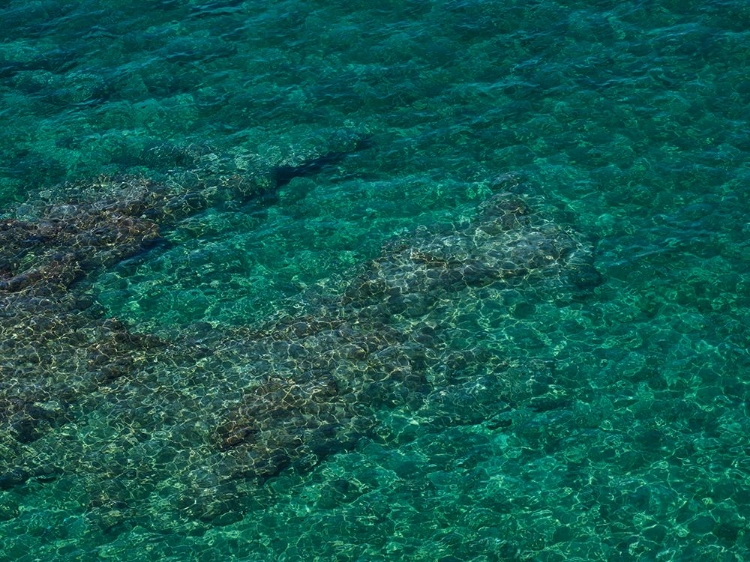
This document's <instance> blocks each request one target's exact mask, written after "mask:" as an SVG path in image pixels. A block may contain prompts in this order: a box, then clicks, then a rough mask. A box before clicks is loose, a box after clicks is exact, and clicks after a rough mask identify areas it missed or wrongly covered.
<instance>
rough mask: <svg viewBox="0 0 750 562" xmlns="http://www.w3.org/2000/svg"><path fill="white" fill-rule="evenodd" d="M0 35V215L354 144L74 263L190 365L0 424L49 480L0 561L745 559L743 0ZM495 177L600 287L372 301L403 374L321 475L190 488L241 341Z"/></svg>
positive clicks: (172, 17)
mask: <svg viewBox="0 0 750 562" xmlns="http://www.w3.org/2000/svg"><path fill="white" fill-rule="evenodd" d="M0 23H1V24H2V25H0V77H1V80H0V96H1V97H0V115H1V116H2V120H3V126H2V127H0V155H1V157H0V197H1V198H2V199H1V200H2V205H0V207H1V208H2V209H4V210H5V212H6V216H7V217H15V216H20V217H27V216H29V217H31V216H33V214H34V213H33V209H34V208H35V207H34V205H35V204H36V203H35V202H38V201H39V200H53V199H55V197H56V196H57V195H59V194H60V193H62V191H61V189H62V188H60V187H59V186H60V185H61V184H62V183H63V182H66V181H89V182H90V181H92V178H96V177H99V176H112V175H116V174H128V175H131V176H146V177H149V178H153V179H155V180H158V181H163V182H167V183H169V182H172V183H175V184H180V183H184V184H190V183H191V182H193V183H194V182H196V181H200V180H204V181H207V182H209V183H212V185H219V186H222V185H225V184H230V183H232V182H235V183H236V182H238V181H244V180H243V178H247V177H251V176H252V175H253V173H254V171H256V170H263V169H267V168H269V167H274V166H294V165H299V164H301V163H302V162H305V161H307V160H308V159H309V158H311V157H315V156H318V155H320V154H321V153H323V152H325V151H326V150H327V147H328V146H330V145H331V143H332V141H331V139H332V138H333V139H338V138H342V137H346V138H348V136H349V135H359V136H361V137H363V138H367V139H368V148H366V149H364V150H359V151H356V152H352V153H351V154H348V155H347V156H345V157H344V158H343V159H341V160H339V161H337V162H336V163H335V164H333V165H331V166H327V167H325V168H324V169H322V170H320V171H318V172H316V173H311V174H306V175H304V176H302V177H296V178H294V179H292V180H291V181H290V182H289V183H287V184H285V185H282V186H280V187H279V189H278V190H275V191H274V192H272V193H268V194H266V195H264V196H262V197H254V198H250V199H248V200H245V201H238V200H228V201H223V202H222V203H220V204H217V205H214V206H211V207H209V208H208V209H206V210H204V211H202V212H199V213H196V214H194V215H192V216H189V217H187V218H184V219H182V220H180V221H179V222H178V223H177V224H175V225H173V226H169V227H166V228H164V230H163V232H162V234H163V236H164V238H165V239H166V241H165V242H164V243H162V244H160V245H158V246H156V247H155V248H153V249H151V250H149V251H147V252H143V253H140V254H138V255H137V256H135V257H131V258H128V259H126V260H124V261H121V262H119V263H117V264H115V265H113V266H112V267H109V268H107V269H106V270H104V271H101V272H97V273H96V275H93V276H92V277H91V278H90V279H87V280H86V286H85V291H86V292H87V294H89V295H90V296H91V298H92V299H93V300H94V301H95V302H96V303H98V305H100V306H101V307H102V311H103V314H104V315H105V316H106V317H115V318H117V319H119V320H120V321H122V322H123V323H124V324H125V325H126V326H128V327H129V329H130V330H131V331H132V332H135V333H143V334H157V335H158V336H160V337H162V338H165V339H167V340H170V341H181V340H180V338H184V337H188V336H189V337H194V334H198V336H195V337H196V338H204V339H205V341H207V342H209V343H208V344H207V345H215V346H216V349H217V358H216V359H215V360H214V359H208V360H206V361H204V362H202V363H201V362H200V361H196V362H193V363H187V362H180V361H182V360H181V359H180V360H177V359H174V360H173V359H170V358H166V359H165V358H162V357H161V356H159V355H158V354H156V355H154V357H155V359H154V363H153V365H154V366H153V367H151V366H146V367H142V369H143V370H142V372H141V371H139V372H138V373H147V375H144V374H138V373H134V374H129V375H126V376H125V377H124V378H123V379H118V382H117V383H116V384H114V383H113V384H112V385H111V386H106V387H105V389H104V390H102V389H98V390H97V391H96V392H94V393H92V395H91V397H90V398H87V399H86V400H84V401H83V402H81V403H80V404H81V405H80V406H76V408H79V409H78V410H76V415H75V419H73V420H71V421H69V423H64V424H59V425H56V426H50V427H46V426H45V428H44V434H43V436H42V437H41V438H39V439H37V440H34V441H31V442H28V443H21V444H18V443H16V442H15V440H14V438H13V436H12V435H11V432H10V429H9V428H8V425H7V424H5V423H3V424H2V425H1V426H0V430H1V431H2V432H3V433H4V434H5V435H2V439H0V456H1V457H2V468H3V471H5V470H9V469H10V468H12V467H13V466H14V463H21V460H20V459H21V458H23V459H26V460H24V461H23V462H27V461H28V462H37V463H38V462H45V463H51V464H54V465H55V466H59V467H61V469H62V470H61V473H60V474H57V475H55V477H38V476H37V477H33V478H30V479H29V480H28V481H26V482H24V483H22V484H19V485H17V486H12V487H7V489H5V488H3V489H2V490H0V560H8V561H11V560H13V561H32V560H45V561H46V560H61V561H62V560H65V561H68V560H99V559H110V560H175V561H177V560H180V561H182V560H195V561H198V560H200V561H211V560H247V561H254V560H257V561H261V560H262V561H265V560H287V561H292V560H341V561H345V560H347V561H348V560H351V561H369V560H424V561H437V560H441V561H443V562H449V561H455V560H462V561H463V560H476V561H491V560H539V561H563V560H571V561H573V560H622V561H626V560H644V561H647V560H654V561H657V560H658V561H672V560H674V561H688V560H701V561H702V560H716V561H734V560H737V561H740V560H745V559H747V558H748V556H750V555H749V554H748V553H750V526H749V525H750V524H749V523H748V518H749V517H750V439H748V435H749V434H750V433H749V432H750V409H749V408H748V400H749V399H750V387H749V386H748V385H750V356H749V355H748V351H747V350H748V347H749V346H750V341H749V340H750V337H749V335H750V257H749V254H748V242H747V240H748V237H749V236H750V223H749V222H748V216H750V200H749V199H748V187H749V184H750V68H749V65H748V61H750V5H749V4H748V3H747V2H743V1H741V0H727V1H711V2H691V1H684V0H683V1H680V2H671V1H667V0H661V1H658V0H656V1H644V2H607V1H598V2H597V1H593V0H592V1H589V2H566V3H556V2H552V1H550V0H541V1H538V2H531V1H517V2H514V1H506V2H486V1H480V0H474V1H471V0H467V1H443V2H417V1H403V2H380V3H376V4H374V3H372V2H357V1H348V2H331V1H329V2H302V1H291V0H290V1H286V2H277V3H268V2H255V1H245V2H238V1H226V2H225V1H216V2H210V3H207V2H203V3H202V2H181V1H163V2H147V3H133V2H115V1H102V2H95V1H82V2H77V3H73V4H65V3H61V2H54V1H44V0H42V1H39V2H16V1H8V0H6V1H0ZM334 144H335V142H334ZM232 184H233V183H232ZM233 185H234V184H233ZM508 186H510V188H512V190H513V191H514V192H515V193H516V194H517V195H518V196H519V197H522V198H525V199H526V200H527V201H528V204H529V206H530V207H531V208H533V209H534V212H535V213H537V214H538V216H540V217H543V220H545V221H549V222H550V223H552V224H555V225H557V227H559V228H560V229H562V230H564V231H566V232H568V231H569V232H571V233H578V234H576V235H575V236H580V237H582V238H585V239H587V240H591V241H592V243H593V244H594V247H595V258H594V265H595V267H596V269H597V270H598V271H599V272H600V273H601V275H602V283H601V284H599V285H598V286H596V287H591V288H588V289H587V290H585V291H581V292H572V291H570V290H568V289H559V288H550V287H549V286H547V285H545V284H544V283H541V284H540V283H536V282H534V281H530V282H529V283H528V284H526V285H524V284H520V285H518V286H513V287H509V286H506V285H504V284H502V283H500V284H490V285H487V286H483V287H479V288H471V289H468V290H465V291H457V292H455V293H451V294H450V295H448V296H445V295H443V296H441V300H440V302H439V303H438V304H437V305H435V306H434V307H433V308H430V309H429V310H428V311H425V313H424V315H422V316H416V317H409V316H400V315H395V316H394V318H393V319H392V321H391V326H392V327H393V328H394V330H401V331H402V332H404V333H409V334H411V332H410V330H412V329H415V328H413V327H414V326H416V325H429V326H430V327H431V328H434V329H435V330H436V331H437V332H439V334H440V335H439V341H440V345H439V346H436V347H435V348H434V349H435V350H436V351H434V350H433V351H430V350H432V348H430V347H429V346H427V347H428V355H429V357H430V358H432V355H430V353H434V355H435V361H433V362H429V361H428V362H427V366H426V367H425V377H426V380H427V381H428V382H429V388H428V389H427V390H420V391H419V392H417V391H415V390H413V389H411V387H409V388H406V387H405V388H406V390H404V391H403V393H402V396H401V398H400V399H398V400H397V399H393V400H391V401H389V400H384V401H383V403H382V404H380V403H379V405H377V406H374V405H371V404H368V405H367V406H366V408H367V413H366V415H364V416H363V418H365V419H367V420H368V423H370V424H371V425H370V427H369V428H368V430H367V431H363V432H362V435H361V436H360V437H359V438H358V439H356V440H355V441H353V442H348V443H347V444H346V446H342V447H341V448H340V449H338V450H336V451H333V452H331V454H329V455H326V456H325V458H322V459H321V460H320V462H310V463H308V464H305V463H304V462H300V463H299V464H294V463H293V465H292V466H290V467H289V468H287V469H284V470H282V471H281V472H280V473H279V474H277V475H274V476H273V477H271V478H269V479H267V480H265V481H263V482H260V481H256V480H254V479H253V478H248V479H241V478H240V479H235V480H232V481H231V482H230V483H229V484H227V486H228V487H227V486H225V487H224V488H222V486H220V485H214V484H215V483H207V482H209V481H210V480H211V474H213V472H212V470H214V469H216V470H217V471H218V470H220V469H221V467H223V466H224V465H223V464H222V463H226V462H228V461H227V460H226V459H228V458H233V457H231V455H232V453H231V451H230V452H229V453H228V452H225V451H215V450H211V449H210V447H209V445H208V441H206V438H205V434H206V432H207V430H206V431H204V428H203V425H202V424H205V425H206V426H208V425H210V424H211V423H213V421H214V419H215V418H216V416H219V414H218V413H216V412H218V411H219V410H218V409H217V410H214V409H213V408H214V407H215V405H216V404H217V403H218V402H219V401H221V400H226V401H228V402H232V401H238V400H240V398H238V396H239V390H238V389H239V388H244V387H245V386H247V385H248V384H251V383H252V382H253V380H254V379H252V377H253V376H255V374H254V373H255V371H253V370H252V369H254V368H255V367H253V365H255V364H256V362H257V361H260V359H258V358H256V357H255V356H254V353H255V351H256V348H255V347H253V345H252V344H248V343H247V342H248V341H255V340H253V338H254V337H255V336H254V335H252V332H253V330H262V329H265V328H263V327H264V326H267V325H269V324H268V323H269V320H268V319H269V318H278V317H283V316H285V315H288V316H290V317H297V316H303V315H304V316H305V317H314V316H315V315H316V313H317V311H318V310H319V309H320V308H321V307H320V305H319V301H318V300H317V299H325V298H334V297H337V296H338V295H340V294H341V292H342V291H343V289H344V287H346V285H347V283H348V282H349V280H351V279H353V278H356V276H357V275H358V274H359V272H360V271H361V268H363V267H365V264H367V263H368V262H369V261H370V260H373V259H374V258H377V257H378V256H379V255H381V251H382V250H381V248H382V247H383V245H384V244H386V243H387V242H388V240H392V239H394V238H398V237H406V238H407V239H408V237H409V236H410V233H413V232H414V231H415V230H417V229H418V228H419V227H420V226H424V227H427V228H428V229H432V228H434V225H436V224H453V225H460V224H465V223H467V221H469V220H471V217H473V216H474V213H475V210H476V208H477V206H478V205H480V204H481V202H482V201H484V200H485V199H487V198H488V197H490V196H491V195H492V194H493V193H497V192H498V191H501V190H504V189H506V188H508ZM363 331H365V332H366V330H365V329H364V328H363ZM248 334H250V335H248ZM366 335H367V334H365V336H366ZM365 336H363V337H365ZM12 337H13V336H12V334H10V333H8V332H7V331H6V332H5V333H3V334H2V338H3V339H5V340H6V342H9V341H10V340H11V339H12ZM272 337H273V336H272ZM212 338H213V339H212ZM217 342H219V343H217ZM321 345H322V344H321ZM258 349H260V348H258ZM264 349H265V348H264ZM326 349H327V348H326ZM258 353H260V351H258ZM222 354H224V355H222ZM457 356H458V357H460V360H457V359H454V358H455V357H457ZM149 358H151V356H149ZM446 358H450V360H449V359H446ZM149 360H151V359H149ZM263 360H264V361H265V360H266V358H265V356H264V358H263ZM19 361H20V360H19V359H17V358H15V357H12V356H6V357H3V358H2V364H0V382H1V383H2V384H4V385H5V386H4V387H3V388H5V387H8V388H10V387H12V386H13V385H14V384H21V385H22V384H24V383H23V379H22V378H19V375H18V372H19V371H18V370H17V368H19V367H18V366H19V365H20V364H21V363H19ZM170 361H174V367H170V363H169V362H170ZM269 361H270V362H271V363H270V364H271V365H272V367H271V368H273V361H274V358H273V357H271V359H269ZM40 364H42V365H43V364H44V358H42V360H41V363H40ZM148 365H151V364H150V363H149V364H148ZM23 368H24V369H26V368H28V369H30V370H31V371H33V369H35V368H37V367H33V365H32V366H31V367H28V366H24V367H23ZM284 368H287V367H286V366H285V367H284ZM31 371H29V372H31ZM76 376H84V375H81V374H80V372H78V371H76ZM201 377H202V378H201ZM76 380H77V379H76ZM18 381H21V382H18ZM225 405H226V404H224V403H222V408H223V407H224V406H225ZM221 411H222V412H223V410H221ZM221 415H223V413H222V414H221ZM29 459H30V460H29ZM123 467H125V468H123ZM216 467H219V468H216ZM126 468H127V470H126ZM222 485H223V484H222ZM191 486H192V487H191ZM0 487H2V486H0ZM195 490H203V491H205V496H211V497H204V496H200V494H199V493H198V492H195ZM191 493H195V494H197V495H198V496H200V498H199V499H198V500H196V505H197V504H200V502H201V501H205V502H206V504H208V505H210V507H208V508H205V510H203V511H201V510H198V511H196V510H197V509H198V508H195V506H194V505H192V504H191V503H190V502H188V501H187V500H186V497H189V496H190V494H191ZM201 493H203V492H201ZM212 500H216V502H218V503H221V506H222V507H221V508H218V507H215V506H214V505H213V504H211V501H212ZM201 509H203V508H201ZM207 514H208V515H207Z"/></svg>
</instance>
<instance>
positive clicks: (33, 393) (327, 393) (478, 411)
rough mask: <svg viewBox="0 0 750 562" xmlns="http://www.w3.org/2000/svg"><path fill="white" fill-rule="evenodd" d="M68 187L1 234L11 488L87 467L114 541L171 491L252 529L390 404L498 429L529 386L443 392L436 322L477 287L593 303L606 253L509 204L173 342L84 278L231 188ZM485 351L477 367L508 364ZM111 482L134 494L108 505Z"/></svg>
mask: <svg viewBox="0 0 750 562" xmlns="http://www.w3.org/2000/svg"><path fill="white" fill-rule="evenodd" d="M355 145H356V143H355ZM340 156H341V154H338V153H336V152H333V153H327V154H326V155H325V156H323V157H321V158H320V159H317V160H313V161H310V162H307V163H305V164H303V165H301V166H299V167H296V168H295V169H294V170H291V169H279V170H277V172H276V178H275V180H274V181H276V182H277V183H279V182H281V183H283V182H284V181H286V180H288V179H290V178H291V177H293V176H294V175H295V174H303V173H310V172H314V171H316V170H318V169H320V167H321V166H325V165H328V163H329V162H331V161H335V160H336V159H337V158H339V157H340ZM68 190H69V191H70V192H71V193H77V194H78V196H77V197H70V198H68V199H67V200H65V201H64V202H60V203H48V204H40V205H38V206H36V207H33V208H30V209H28V210H27V211H26V215H27V216H26V217H24V218H16V219H4V220H3V221H2V222H1V223H0V428H2V431H1V432H0V450H2V451H4V454H3V455H2V457H0V489H7V488H10V487H13V486H22V485H24V483H25V482H27V481H28V480H30V479H35V480H36V481H49V480H52V479H54V478H55V477H57V476H59V475H66V476H70V475H77V476H78V477H80V478H81V479H82V480H83V481H85V482H86V483H87V486H88V488H87V489H90V490H91V492H90V495H91V498H90V504H91V505H92V506H93V507H92V508H91V509H92V517H94V516H95V515H96V517H99V519H101V520H102V521H104V523H103V524H102V526H103V527H105V528H107V529H117V528H120V527H121V526H123V528H125V527H126V526H127V525H125V523H126V520H127V519H128V518H129V517H135V516H136V515H135V514H137V513H142V512H144V511H148V512H153V513H158V512H159V511H160V510H163V505H162V504H161V503H160V504H159V506H156V505H154V506H152V507H151V508H149V509H140V508H138V507H137V506H138V504H139V502H140V503H141V504H144V503H146V504H148V503H149V502H152V501H155V500H153V499H152V498H153V497H162V495H168V496H169V497H171V498H173V500H174V501H173V503H174V506H175V507H174V509H176V510H177V511H179V512H180V513H181V514H183V515H186V516H187V517H190V518H197V519H198V520H203V521H214V520H216V521H225V522H226V521H233V520H235V519H236V517H238V516H239V515H237V514H240V513H241V512H242V510H243V507H242V506H243V501H245V500H244V498H245V497H246V496H247V494H248V493H249V491H248V490H250V489H252V487H253V486H257V485H258V484H260V483H262V482H264V481H265V480H267V479H268V478H271V477H274V476H276V475H278V474H279V473H280V472H281V471H283V470H285V469H288V468H293V469H295V470H302V471H304V470H309V469H310V468H311V467H313V466H315V465H316V464H318V463H320V462H321V461H323V460H324V459H325V458H326V457H327V456H329V455H331V454H334V453H336V452H339V451H343V450H347V449H351V448H352V447H354V446H356V444H357V443H358V442H359V441H360V440H361V439H362V438H363V437H371V436H372V435H373V434H374V433H375V430H376V428H377V424H378V421H377V420H378V415H379V413H380V412H382V411H384V410H388V409H392V408H396V407H399V408H406V409H411V410H416V409H419V408H421V407H423V405H424V404H433V405H434V409H435V411H436V412H437V413H438V415H439V417H440V420H442V421H441V423H476V422H477V421H481V419H482V417H483V416H484V415H485V412H486V413H487V414H486V415H491V412H492V411H493V408H494V404H495V403H496V400H497V396H498V394H501V393H503V392H507V393H511V394H512V391H511V390H508V388H510V387H509V386H508V385H507V384H500V383H498V377H500V376H502V375H497V374H495V373H490V374H486V375H483V376H485V379H481V378H478V379H477V380H478V381H480V382H481V384H479V383H472V384H469V383H467V382H465V381H464V382H461V383H460V384H456V385H454V386H455V388H452V389H443V388H439V385H438V382H439V381H443V383H444V384H452V383H451V380H452V379H451V375H450V373H451V372H452V371H459V370H465V367H462V366H461V357H458V356H457V355H456V351H455V350H452V351H451V350H448V346H447V345H446V342H445V341H443V339H442V335H441V333H440V331H439V329H436V328H434V326H433V325H432V323H429V322H423V321H422V319H423V318H425V317H427V316H429V315H434V314H436V312H435V310H436V308H435V307H436V303H438V302H445V301H450V300H451V299H453V298H455V297H456V295H460V294H461V293H462V292H463V291H467V290H473V289H474V288H477V287H488V286H495V285H497V286H508V287H533V288H534V291H536V292H540V291H541V292H543V291H553V292H555V293H558V292H568V293H574V292H577V291H580V290H586V289H588V288H590V287H591V286H594V285H595V284H596V283H597V282H598V281H599V277H598V273H597V272H596V269H595V268H594V265H593V247H592V246H591V245H590V244H587V243H586V242H585V241H583V240H582V239H581V238H580V237H579V236H578V235H576V234H574V233H572V232H571V231H569V230H567V229H565V228H562V227H560V226H558V225H556V224H554V223H551V222H550V221H548V220H545V219H544V218H543V217H540V216H537V215H535V214H534V213H533V212H532V211H531V210H530V209H529V208H528V206H527V205H526V203H525V202H524V200H523V199H522V198H520V197H518V196H516V195H512V194H507V193H500V194H497V195H494V196H493V197H491V198H490V199H489V200H487V201H486V202H484V203H482V204H481V205H480V206H479V208H478V210H477V213H476V216H475V218H474V219H473V220H471V221H466V222H464V223H460V224H456V225H448V226H442V227H436V228H432V229H428V228H419V229H417V230H416V231H415V232H414V233H412V234H410V235H407V236H404V237H402V238H399V239H397V240H395V241H393V242H391V243H389V244H387V245H386V246H385V247H384V249H383V252H382V254H381V255H380V257H378V258H376V259H375V260H373V261H371V262H370V263H368V264H365V265H364V266H362V267H361V268H360V269H359V270H358V272H357V273H356V275H355V276H354V278H353V280H352V281H351V282H349V283H348V284H347V285H346V288H345V290H344V291H343V292H342V293H341V294H332V295H328V296H325V297H323V298H320V299H318V300H317V301H316V302H315V305H314V306H312V305H310V306H309V308H308V309H307V310H303V311H302V312H298V313H294V314H290V315H287V316H284V315H283V314H282V315H280V316H279V317H276V318H270V319H268V321H267V322H265V323H264V324H262V325H260V326H256V327H246V328H237V329H228V328H227V329H219V328H216V329H212V330H210V331H207V333H206V334H204V335H203V336H202V337H201V338H198V339H196V338H193V337H190V336H187V335H186V336H184V337H181V338H177V339H174V340H173V341H166V340H163V339H159V338H156V337H154V336H151V335H148V334H140V333H137V332H133V331H132V330H130V329H128V327H126V326H124V325H122V324H121V323H120V322H118V321H117V320H116V319H111V318H110V319H107V318H103V317H102V315H101V313H100V312H99V311H98V310H97V308H96V307H95V306H91V299H90V297H88V296H87V294H86V289H85V286H86V285H85V283H81V282H80V281H81V280H82V279H84V278H85V277H86V275H91V274H93V273H95V272H97V271H100V270H101V269H103V268H106V267H110V266H112V265H113V264H115V263H117V262H118V261H120V260H123V259H125V258H127V257H130V256H132V255H135V254H137V253H138V252H141V251H143V250H144V249H146V248H148V247H149V246H150V245H153V244H155V243H158V241H159V237H160V228H161V227H163V226H165V225H170V224H174V222H175V221H176V220H178V219H179V218H180V217H184V216H188V215H190V214H192V213H195V212H196V211H198V210H200V209H202V208H205V207H206V206H209V205H214V204H217V202H221V201H223V200H224V198H225V197H226V194H224V195H221V196H218V195H216V192H215V191H213V190H203V191H201V190H194V189H190V190H185V189H181V188H179V187H174V186H170V187H167V186H165V185H163V184H159V183H156V182H150V181H148V180H146V179H133V178H130V179H127V180H124V179H120V180H102V181H100V182H99V183H98V184H97V185H96V186H88V187H87V186H78V188H73V187H69V188H68ZM440 310H441V309H437V311H438V313H439V311H440ZM404 318H406V319H408V322H402V321H401V320H399V319H404ZM199 340H200V341H199ZM472 353H474V352H472V351H469V352H465V353H464V354H465V355H466V357H464V361H465V362H474V363H477V362H481V363H486V364H495V365H500V364H501V363H502V361H501V360H498V359H497V358H493V357H487V358H486V360H481V361H480V359H478V357H479V356H478V355H477V356H476V357H474V356H472V357H469V355H470V354H472ZM440 372H448V373H449V374H448V375H447V376H442V375H441V376H437V375H436V373H440ZM441 377H442V378H441ZM436 381H438V382H436ZM514 384H515V383H514ZM516 386H519V387H520V386H522V385H521V384H520V383H519V384H518V385H516ZM442 404H444V405H445V406H444V407H443V406H441V405H442ZM451 411H457V412H458V414H456V415H458V417H457V418H452V417H451V413H450V412H451ZM71 425H72V427H69V429H68V430H65V431H63V429H64V428H66V427H68V426H71ZM107 481H117V482H120V483H121V488H122V489H120V488H118V489H117V490H113V491H111V492H108V493H107V494H106V498H105V500H102V499H97V498H98V497H99V496H100V495H101V491H100V490H101V489H102V488H103V487H104V483H105V482H107ZM97 490H99V491H97ZM108 506H110V507H108ZM111 506H114V507H111ZM94 512H95V513H94ZM100 512H101V513H100ZM97 514H98V515H97ZM96 517H94V518H96ZM154 517H156V516H154Z"/></svg>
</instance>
